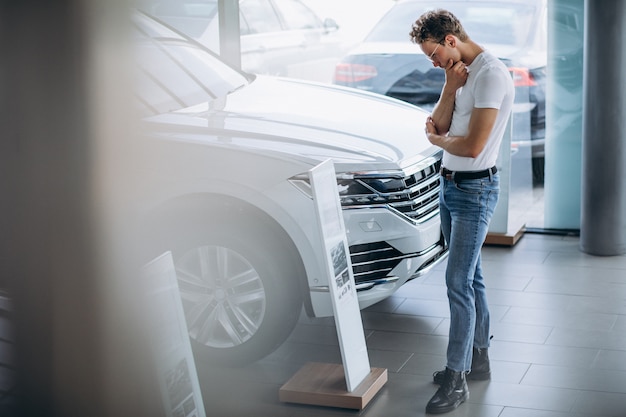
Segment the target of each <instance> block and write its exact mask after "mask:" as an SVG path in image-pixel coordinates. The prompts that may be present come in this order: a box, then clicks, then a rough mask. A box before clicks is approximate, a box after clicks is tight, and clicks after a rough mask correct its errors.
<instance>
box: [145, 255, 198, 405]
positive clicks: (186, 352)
mask: <svg viewBox="0 0 626 417" xmlns="http://www.w3.org/2000/svg"><path fill="white" fill-rule="evenodd" d="M143 278H144V281H143V282H144V288H146V290H147V291H146V295H147V297H146V298H147V302H146V310H147V315H146V318H145V319H146V320H148V326H149V327H150V329H149V330H150V336H151V340H150V342H151V343H150V345H151V346H152V347H153V348H154V349H153V355H154V360H155V363H156V371H157V375H158V379H159V385H160V387H161V398H162V401H163V408H164V412H165V415H166V416H168V417H205V416H206V413H205V410H204V404H203V401H202V394H201V391H200V384H199V382H198V374H197V372H196V365H195V362H194V359H193V354H192V352H191V344H190V342H189V333H188V331H187V322H186V321H185V314H184V312H183V306H182V301H181V298H180V291H179V289H178V282H177V280H176V271H175V269H174V261H173V259H172V254H171V253H170V252H167V253H165V254H163V255H161V256H159V257H158V258H156V259H154V260H153V261H152V262H150V263H148V264H147V265H146V266H145V267H144V270H143Z"/></svg>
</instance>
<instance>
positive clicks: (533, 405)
mask: <svg viewBox="0 0 626 417" xmlns="http://www.w3.org/2000/svg"><path fill="white" fill-rule="evenodd" d="M578 245H579V239H578V238H577V237H571V236H570V237H563V236H551V235H543V234H526V235H524V236H523V237H522V239H521V240H520V241H519V242H518V243H517V245H516V246H515V247H513V248H509V247H493V246H490V247H485V248H484V250H483V265H484V269H485V271H486V275H487V285H488V289H489V299H490V305H491V313H492V333H493V335H494V338H493V340H492V346H491V349H490V351H489V353H490V356H491V364H492V370H493V376H492V380H491V381H485V382H470V383H469V389H470V399H469V401H468V402H467V403H466V404H463V405H462V406H461V407H459V408H458V409H457V410H456V411H454V412H452V413H449V414H447V415H449V416H466V417H583V416H584V417H607V416H611V417H624V416H626V256H619V257H594V256H590V255H587V254H585V253H582V252H581V251H580V250H579V246H578ZM443 272H444V268H443V267H440V268H438V269H437V270H435V271H434V272H433V273H432V274H430V275H429V276H427V277H424V278H420V279H417V280H415V281H412V282H410V283H409V284H407V285H405V286H404V287H403V288H402V289H401V291H400V292H399V293H397V295H395V296H394V297H392V298H390V299H388V300H386V301H384V302H382V303H379V304H377V305H375V306H372V307H370V308H368V309H366V310H363V312H362V313H363V314H362V317H363V324H364V329H365V335H366V338H367V339H366V341H367V347H368V352H369V360H370V364H371V366H372V367H375V368H385V369H387V371H388V377H389V379H388V381H387V383H386V384H385V385H384V386H383V388H382V389H381V390H380V391H379V392H378V394H377V395H376V396H375V397H374V399H373V400H372V401H371V402H370V403H369V404H368V406H367V407H366V408H365V409H364V410H361V411H358V410H349V409H341V408H330V407H319V406H309V405H298V404H288V403H281V402H280V401H279V399H278V392H279V389H280V387H281V386H282V385H283V384H285V383H286V382H287V381H288V380H289V379H290V378H291V377H292V376H293V375H294V374H295V373H297V372H298V371H299V370H300V369H301V368H302V367H303V366H304V365H305V364H306V363H309V362H321V363H335V364H340V363H341V355H340V349H339V345H338V341H337V335H336V331H335V327H334V321H333V319H332V318H330V319H329V318H325V319H309V318H307V317H304V316H303V317H302V318H301V320H300V322H299V324H298V326H297V327H296V329H295V331H294V332H293V334H292V336H291V337H290V338H289V340H288V341H287V342H286V343H285V344H284V345H283V346H281V347H280V348H279V349H278V350H277V351H276V352H275V353H273V354H272V355H270V356H268V357H266V358H264V359H262V360H260V361H258V362H256V363H254V364H252V365H249V366H245V367H241V368H234V369H215V368H210V367H207V366H206V365H203V364H197V365H198V371H199V375H200V382H201V385H202V390H203V396H204V402H205V408H206V411H207V415H208V416H210V417H248V416H250V417H252V416H254V417H316V416H328V417H343V416H366V417H405V416H407V417H408V416H411V417H416V416H423V415H424V407H425V405H426V403H427V401H428V400H429V398H430V397H431V396H432V394H433V393H434V392H435V390H436V387H435V385H433V384H432V382H431V380H432V378H431V374H432V372H433V371H435V370H438V369H440V368H441V367H442V366H443V365H444V352H445V349H446V334H447V327H448V306H447V299H446V294H445V286H444V283H443ZM1 295H2V294H0V313H2V309H3V308H5V306H8V304H6V303H3V302H2V301H3V298H2V297H1ZM4 301H6V300H4ZM2 328H4V329H6V317H5V315H3V314H0V329H2ZM0 333H1V332H0ZM10 343H11V340H10V338H6V337H5V335H3V334H0V410H1V409H2V407H1V406H2V400H7V395H6V394H9V397H10V393H8V392H7V391H8V390H9V386H8V385H7V384H6V382H7V380H6V378H4V376H6V375H7V372H5V371H7V370H9V369H10V368H7V356H6V353H7V352H8V349H6V348H7V346H9V345H10ZM9 347H10V346H9ZM1 414H2V413H1V412H0V415H1Z"/></svg>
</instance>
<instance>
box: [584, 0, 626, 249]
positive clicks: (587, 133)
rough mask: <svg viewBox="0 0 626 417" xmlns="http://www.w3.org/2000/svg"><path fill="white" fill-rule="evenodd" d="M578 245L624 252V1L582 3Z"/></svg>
mask: <svg viewBox="0 0 626 417" xmlns="http://www.w3.org/2000/svg"><path fill="white" fill-rule="evenodd" d="M585 15H586V20H585V34H586V36H585V58H584V59H585V60H584V78H583V116H584V117H583V158H582V168H583V169H582V198H581V200H582V203H581V235H580V248H581V250H582V251H584V252H587V253H590V254H593V255H620V254H624V253H626V84H625V83H624V81H623V78H624V75H623V74H624V64H625V63H626V50H625V49H624V44H625V42H626V24H625V22H626V3H625V2H623V0H593V1H591V0H586V1H585Z"/></svg>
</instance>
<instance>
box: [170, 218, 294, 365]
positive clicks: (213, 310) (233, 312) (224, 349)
mask: <svg viewBox="0 0 626 417" xmlns="http://www.w3.org/2000/svg"><path fill="white" fill-rule="evenodd" d="M168 225H169V226H168V229H169V231H168V233H166V234H165V235H164V236H167V237H168V239H167V240H168V242H167V243H166V246H168V247H169V248H170V250H171V251H172V255H173V258H174V265H175V268H176V275H177V279H178V286H179V289H180V293H181V298H182V303H183V309H184V312H185V319H186V322H187V328H188V331H189V336H190V339H191V345H192V348H193V351H194V355H195V356H196V360H197V361H199V362H201V363H211V364H220V365H240V364H245V363H249V362H252V361H255V360H257V359H260V358H262V357H264V356H266V355H268V354H269V353H271V352H272V351H274V350H275V349H276V348H277V347H278V346H280V345H281V344H282V343H283V342H284V341H285V339H286V338H287V337H288V336H289V334H290V333H291V331H292V330H293V328H294V326H295V325H296V323H297V321H298V318H299V314H300V311H301V309H302V297H301V295H300V290H299V288H300V282H299V281H300V280H303V279H305V276H304V273H303V272H302V269H301V267H299V265H300V264H298V262H295V261H294V260H295V259H299V258H298V256H297V253H296V252H295V249H294V248H293V245H292V244H291V240H290V239H289V238H288V236H287V235H286V234H285V233H284V232H283V231H282V230H281V229H280V228H278V227H277V225H276V223H275V222H273V221H272V220H271V219H269V218H268V217H267V216H266V215H262V214H257V215H252V214H251V212H250V211H247V212H246V213H240V215H238V214H237V210H229V211H228V213H226V212H216V211H215V210H211V209H206V210H203V209H196V210H192V211H191V212H188V211H185V212H179V213H178V214H177V215H176V216H175V220H172V219H170V220H169V221H168Z"/></svg>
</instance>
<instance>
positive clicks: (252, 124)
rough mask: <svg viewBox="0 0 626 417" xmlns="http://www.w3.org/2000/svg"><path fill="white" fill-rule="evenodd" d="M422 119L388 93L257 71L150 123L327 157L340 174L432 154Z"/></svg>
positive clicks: (232, 142)
mask: <svg viewBox="0 0 626 417" xmlns="http://www.w3.org/2000/svg"><path fill="white" fill-rule="evenodd" d="M427 116H428V114H427V113H426V112H424V111H423V110H421V109H419V108H417V107H415V106H412V105H409V104H407V103H404V102H401V101H398V100H393V99H390V98H388V97H383V96H379V95H375V94H370V93H364V92H361V91H358V90H353V89H347V88H342V87H337V86H332V85H323V84H314V83H308V82H303V81H296V80H290V79H281V78H272V77H260V76H259V77H258V78H257V79H256V80H254V81H253V82H251V83H250V84H249V85H247V86H245V87H243V88H241V89H239V90H237V91H235V92H233V93H231V94H229V95H228V96H226V97H224V98H220V99H216V100H214V101H212V102H209V103H204V104H200V105H198V106H194V107H191V108H188V109H184V110H180V111H177V112H175V113H169V114H164V115H160V116H156V117H153V118H150V119H149V120H148V121H149V122H156V123H159V126H158V127H156V129H155V130H157V131H158V132H161V133H164V130H165V131H169V134H168V136H171V135H172V134H173V135H174V136H175V137H176V139H177V140H192V141H211V142H214V143H215V144H216V145H220V146H235V147H246V148H253V149H257V150H259V151H260V152H277V153H285V154H289V155H296V156H299V157H300V158H308V159H310V160H311V163H317V162H319V161H323V160H325V159H327V158H332V159H333V160H334V162H335V166H336V169H337V170H338V171H354V170H362V169H377V170H386V169H398V168H406V167H408V166H410V165H413V164H415V163H416V162H419V161H420V160H422V159H424V158H425V157H428V156H430V155H432V154H433V153H435V152H436V151H437V149H436V148H435V147H434V146H432V145H431V144H430V143H429V142H428V140H427V139H426V136H425V133H424V123H425V119H426V117H427ZM163 123H166V124H170V125H172V126H168V127H164V126H163V125H162V124H163ZM363 164H367V165H368V167H364V165H363Z"/></svg>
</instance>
